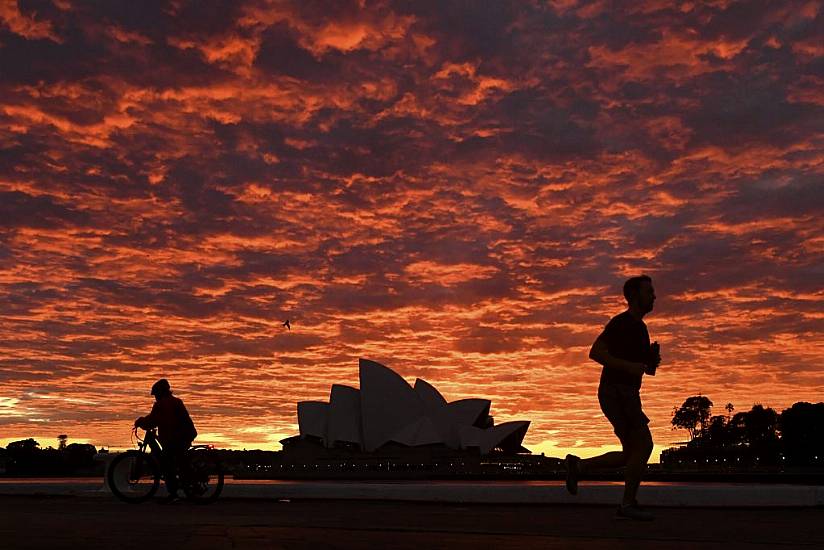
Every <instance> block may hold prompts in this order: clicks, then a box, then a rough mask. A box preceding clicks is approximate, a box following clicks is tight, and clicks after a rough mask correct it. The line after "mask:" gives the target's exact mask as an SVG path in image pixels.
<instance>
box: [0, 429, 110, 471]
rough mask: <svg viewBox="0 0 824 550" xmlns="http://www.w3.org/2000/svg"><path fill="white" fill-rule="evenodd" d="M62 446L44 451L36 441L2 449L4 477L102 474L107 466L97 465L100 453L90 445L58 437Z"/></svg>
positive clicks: (10, 445)
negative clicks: (69, 441) (70, 441)
mask: <svg viewBox="0 0 824 550" xmlns="http://www.w3.org/2000/svg"><path fill="white" fill-rule="evenodd" d="M57 440H58V445H57V448H56V449H55V448H54V447H47V448H45V449H43V448H41V447H40V443H38V442H37V441H36V440H34V439H33V438H28V439H21V440H20V441H13V442H11V443H9V444H8V445H7V446H6V448H5V449H3V448H0V473H2V474H5V475H12V476H13V475H25V476H29V475H44V476H52V475H80V474H91V473H98V471H99V473H101V474H102V468H103V463H102V462H100V461H95V459H94V456H95V455H96V454H97V449H96V448H95V446H94V445H90V444H88V443H68V436H66V435H65V434H61V435H59V436H58V437H57Z"/></svg>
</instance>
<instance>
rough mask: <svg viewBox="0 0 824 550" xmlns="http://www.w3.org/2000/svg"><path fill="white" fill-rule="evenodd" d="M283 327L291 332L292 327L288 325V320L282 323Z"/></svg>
mask: <svg viewBox="0 0 824 550" xmlns="http://www.w3.org/2000/svg"><path fill="white" fill-rule="evenodd" d="M283 326H285V327H286V328H288V329H289V330H292V325H291V324H290V323H289V319H286V320H285V321H284V322H283Z"/></svg>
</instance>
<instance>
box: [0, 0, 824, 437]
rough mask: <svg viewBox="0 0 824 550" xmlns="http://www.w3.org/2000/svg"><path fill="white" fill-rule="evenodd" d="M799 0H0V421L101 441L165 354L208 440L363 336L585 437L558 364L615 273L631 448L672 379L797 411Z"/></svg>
mask: <svg viewBox="0 0 824 550" xmlns="http://www.w3.org/2000/svg"><path fill="white" fill-rule="evenodd" d="M820 18H821V10H820V8H818V7H817V6H816V5H815V3H810V2H790V3H784V4H781V5H776V4H775V3H771V2H762V1H752V2H745V3H740V2H739V3H727V2H704V3H695V4H684V5H682V6H673V5H670V4H669V3H661V2H641V3H637V4H634V5H633V6H632V7H629V8H626V9H623V10H617V9H610V8H609V6H608V5H607V4H605V3H603V2H575V1H563V2H550V3H538V2H526V3H520V4H512V3H494V2H492V3H467V2H461V1H455V2H415V3H408V2H391V1H381V2H374V3H368V4H364V3H362V2H335V3H333V4H330V3H328V2H270V1H264V0H254V1H246V2H214V3H209V4H208V5H205V6H204V5H203V3H200V2H175V3H166V2H143V3H141V4H140V5H139V7H138V6H137V5H136V4H135V3H134V2H119V1H118V2H104V3H91V4H90V3H80V4H74V3H72V4H70V3H69V2H65V1H62V0H61V1H59V2H57V1H55V2H18V3H17V4H14V3H12V4H10V5H8V6H5V7H3V8H0V66H2V67H3V71H2V72H3V79H2V81H0V98H2V99H0V123H2V124H0V300H2V301H3V304H4V312H3V315H4V318H3V323H2V324H0V380H2V382H3V387H4V390H3V392H0V426H2V429H3V434H4V437H17V436H19V437H26V436H28V435H30V434H32V433H35V431H34V430H33V429H32V426H33V425H36V424H38V423H42V422H43V421H45V420H48V422H49V426H57V427H59V428H60V429H59V430H58V432H55V433H61V432H62V433H69V434H70V435H73V434H76V436H77V437H80V436H81V435H83V436H88V439H89V440H91V441H92V442H95V443H97V444H98V445H101V444H105V445H113V446H115V447H117V446H124V445H127V444H128V426H129V425H130V422H131V420H132V419H133V417H134V416H136V415H137V414H138V412H139V411H142V410H143V409H146V408H147V407H148V406H149V405H150V401H149V399H148V396H147V391H148V388H149V387H150V386H151V383H152V382H153V381H154V380H155V379H156V378H158V377H161V376H165V377H168V378H170V379H171V380H172V382H173V386H175V387H176V391H177V392H178V393H179V394H180V395H182V396H183V397H184V399H185V400H186V402H187V405H188V406H189V407H190V409H191V410H192V411H193V414H194V415H195V421H196V423H197V424H198V428H199V431H200V432H201V433H202V434H207V436H205V437H206V438H207V439H208V438H212V440H213V441H215V442H220V443H221V444H229V445H233V446H237V447H244V446H246V447H248V446H253V445H267V446H273V445H274V446H276V445H277V444H276V441H277V440H278V438H279V437H281V436H286V435H289V434H291V433H293V432H294V431H295V429H296V428H295V422H296V416H295V409H294V406H295V405H294V404H295V402H296V401H299V400H302V399H322V398H325V397H326V392H328V386H329V381H330V380H335V381H337V380H344V381H348V383H351V384H357V359H358V357H368V358H371V359H374V360H378V361H381V362H384V363H386V364H388V365H389V366H391V367H392V368H393V369H395V370H397V371H398V372H399V373H401V374H402V375H403V376H405V377H407V378H408V379H410V380H413V379H414V378H415V377H417V376H422V377H425V378H427V379H429V380H430V381H431V382H433V383H434V384H436V385H437V386H438V388H440V389H443V390H444V392H445V395H447V396H448V398H449V399H450V400H454V399H460V398H462V397H486V398H490V399H492V401H493V403H495V406H496V411H495V412H494V414H495V416H496V420H498V421H504V420H512V419H519V418H526V419H530V420H532V424H531V426H530V431H529V433H528V434H527V439H526V445H527V447H530V446H533V448H534V449H535V450H536V451H539V452H540V450H541V448H538V447H535V446H536V445H543V446H545V447H546V448H547V449H555V448H558V446H559V445H561V446H574V445H578V446H581V445H583V446H586V447H593V448H595V447H600V446H603V445H611V444H614V443H615V440H614V436H613V434H612V430H611V428H610V426H609V424H608V423H607V422H606V421H605V420H604V419H603V418H602V416H601V413H600V411H599V408H598V404H597V400H596V399H595V398H594V395H595V393H596V388H597V384H598V377H599V373H600V367H598V366H597V365H595V364H594V363H592V362H591V361H589V360H588V358H587V353H588V350H589V346H590V345H591V342H592V341H593V340H594V339H595V337H596V336H597V335H598V333H599V332H600V330H602V328H603V326H604V324H605V323H606V322H607V321H608V320H609V318H610V317H611V316H612V315H614V314H616V313H618V312H620V311H621V310H622V309H623V307H624V303H623V299H622V297H621V285H622V283H623V280H624V279H625V277H627V276H630V275H633V274H637V273H639V272H645V273H648V274H650V275H651V276H652V277H653V279H654V281H655V285H656V288H657V291H658V296H659V301H658V302H657V304H656V309H655V311H654V312H653V313H652V314H651V315H650V317H649V318H648V324H649V328H650V332H651V334H652V335H653V338H654V339H658V340H659V341H660V342H661V343H662V348H663V354H664V357H665V364H664V365H662V367H661V369H660V372H659V375H658V376H657V377H656V378H655V379H649V380H647V381H646V382H645V388H644V396H643V398H644V403H645V407H646V408H647V409H648V413H647V414H648V416H650V417H651V418H652V420H653V423H652V426H653V433H654V437H655V439H656V441H657V442H659V443H661V444H664V445H665V444H666V443H668V442H669V441H672V440H673V439H675V438H677V436H673V434H672V433H671V431H670V429H669V419H670V416H669V415H670V411H671V408H672V406H673V405H676V404H678V403H680V402H682V401H683V399H684V398H685V397H687V396H688V395H691V394H693V393H696V392H699V391H700V392H701V393H703V394H705V395H710V396H711V397H712V398H713V399H715V400H723V401H724V402H727V401H732V402H733V403H735V404H740V403H744V404H747V403H752V402H764V403H767V404H770V405H771V406H774V407H779V408H781V407H785V406H789V405H790V404H792V403H793V402H794V401H798V400H812V399H814V396H815V395H819V394H820V393H821V391H822V389H824V378H822V375H821V374H820V373H819V372H818V371H816V370H815V368H813V366H814V365H817V364H819V363H820V362H821V358H822V356H824V355H823V354H824V352H822V342H821V332H822V331H821V330H820V328H821V322H822V319H821V315H820V313H819V311H820V309H821V301H822V288H821V284H820V281H821V279H822V274H824V267H822V264H821V260H820V258H821V248H822V242H824V234H823V233H822V227H821V224H820V222H819V221H818V220H819V218H820V217H821V212H822V210H824V204H822V200H824V193H822V191H821V185H820V181H821V179H822V173H821V168H820V167H821V158H822V140H821V135H820V134H821V132H820V128H821V121H822V116H824V115H823V114H822V105H824V101H822V95H821V93H820V91H819V90H820V88H821V78H820V66H821V53H822V52H821V48H820V47H819V43H820V36H819V35H820V32H818V29H819V28H820V25H819V24H818V23H819V22H820ZM286 319H290V320H291V323H292V330H291V331H287V330H286V329H285V327H283V326H282V323H283V321H284V320H286ZM55 429H57V428H55ZM36 433H40V432H36ZM81 433H82V434H81ZM276 434H279V435H277V436H276Z"/></svg>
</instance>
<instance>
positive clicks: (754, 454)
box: [661, 395, 824, 467]
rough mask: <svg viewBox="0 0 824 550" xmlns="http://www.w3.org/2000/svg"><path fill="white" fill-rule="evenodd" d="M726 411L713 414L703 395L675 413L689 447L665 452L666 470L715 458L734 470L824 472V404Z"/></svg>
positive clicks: (690, 399)
mask: <svg viewBox="0 0 824 550" xmlns="http://www.w3.org/2000/svg"><path fill="white" fill-rule="evenodd" d="M723 410H724V413H722V414H716V415H714V414H712V413H713V402H712V401H711V400H710V398H709V397H707V396H704V395H696V396H692V397H688V398H687V399H686V400H685V401H684V403H683V404H682V405H681V406H680V407H676V408H675V409H673V413H672V426H673V429H683V430H686V431H687V433H688V434H689V441H688V442H687V443H686V446H685V447H681V448H680V449H669V450H668V451H665V452H664V454H662V457H661V462H662V464H664V463H668V464H669V465H674V464H678V463H679V461H680V463H682V464H683V463H686V462H685V461H690V460H691V461H692V463H694V464H695V463H699V461H700V460H701V459H702V458H703V460H704V463H706V462H709V459H710V458H712V459H719V460H722V461H726V460H727V459H730V462H731V463H732V465H755V464H757V465H763V466H775V465H778V466H788V467H795V466H800V467H803V466H819V467H824V403H807V402H803V401H802V402H798V403H795V404H793V405H792V406H791V407H790V408H788V409H785V410H783V411H781V412H777V411H776V410H774V409H772V408H771V407H764V406H763V405H761V404H756V405H753V407H752V408H751V409H750V410H748V411H739V412H735V407H734V406H733V404H732V403H727V404H726V405H725V406H724V408H723ZM665 455H666V457H665ZM717 461H718V460H716V462H717Z"/></svg>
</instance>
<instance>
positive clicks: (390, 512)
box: [0, 496, 824, 550]
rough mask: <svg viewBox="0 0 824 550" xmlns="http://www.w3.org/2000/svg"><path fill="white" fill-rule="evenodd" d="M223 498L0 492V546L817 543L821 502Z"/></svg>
mask: <svg viewBox="0 0 824 550" xmlns="http://www.w3.org/2000/svg"><path fill="white" fill-rule="evenodd" d="M653 511H654V512H655V513H656V515H657V518H656V520H655V521H654V522H652V523H639V522H629V521H618V520H615V519H614V510H613V508H612V507H601V506H568V505H566V506H556V505H491V504H489V505H485V504H484V505H481V504H472V505H458V504H434V503H433V504H428V503H402V502H375V501H358V502H352V501H292V502H277V501H270V500H240V499H238V500H232V499H225V500H221V501H218V502H217V503H215V504H212V505H208V506H194V505H190V504H188V503H185V502H178V503H175V504H171V505H163V504H158V503H155V502H148V503H145V504H140V505H128V504H122V503H120V502H117V501H115V500H114V499H113V498H112V499H109V498H82V497H29V496H0V547H2V548H4V549H6V548H8V549H17V548H50V549H54V548H105V547H108V548H118V549H119V548H138V547H142V548H153V549H155V548H209V549H211V548H312V549H322V548H371V549H383V548H392V549H397V548H416V549H420V550H423V549H429V548H496V549H497V548H563V549H575V548H631V549H633V550H640V549H655V550H662V549H669V548H690V549H692V548H699V549H701V550H711V549H719V550H721V549H723V550H730V549H733V548H763V549H767V548H824V528H822V523H824V509H821V508H796V509H789V508H784V509H764V508H760V509H749V510H747V509H730V508H726V509H725V508H717V509H712V508H689V509H675V508H657V509H654V510H653Z"/></svg>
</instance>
